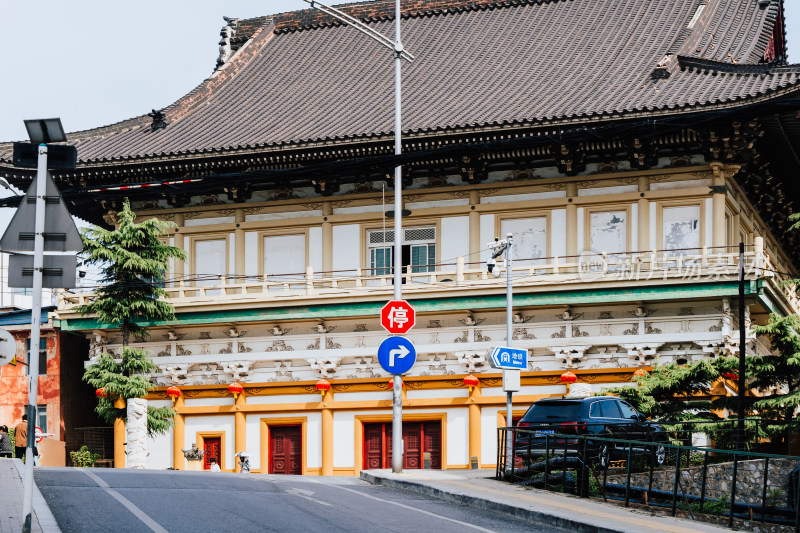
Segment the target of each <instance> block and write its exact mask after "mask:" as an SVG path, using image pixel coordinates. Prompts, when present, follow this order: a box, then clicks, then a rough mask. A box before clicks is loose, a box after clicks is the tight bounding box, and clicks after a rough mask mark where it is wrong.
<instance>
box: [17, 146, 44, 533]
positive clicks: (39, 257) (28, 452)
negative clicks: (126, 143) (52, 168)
mask: <svg viewBox="0 0 800 533" xmlns="http://www.w3.org/2000/svg"><path fill="white" fill-rule="evenodd" d="M46 193H47V145H46V144H44V143H42V144H40V145H39V157H38V161H37V167H36V218H35V223H34V232H35V233H34V241H33V304H32V305H31V339H30V343H31V344H30V349H29V350H28V382H29V386H28V406H27V414H28V442H27V448H25V478H24V486H25V494H24V496H23V499H22V515H23V516H24V517H25V521H24V523H23V526H22V531H23V533H30V531H31V522H32V517H31V506H32V502H33V450H34V446H36V430H35V428H36V405H37V403H38V400H37V397H38V394H39V337H40V335H41V318H42V269H43V267H44V213H45V195H46Z"/></svg>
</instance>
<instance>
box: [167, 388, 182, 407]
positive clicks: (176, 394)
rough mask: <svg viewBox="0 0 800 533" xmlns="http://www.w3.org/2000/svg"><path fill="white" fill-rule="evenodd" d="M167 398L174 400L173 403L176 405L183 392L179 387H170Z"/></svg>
mask: <svg viewBox="0 0 800 533" xmlns="http://www.w3.org/2000/svg"><path fill="white" fill-rule="evenodd" d="M167 396H169V397H170V398H172V403H175V402H176V401H177V399H178V398H180V397H181V390H180V389H179V388H178V387H169V388H168V389H167Z"/></svg>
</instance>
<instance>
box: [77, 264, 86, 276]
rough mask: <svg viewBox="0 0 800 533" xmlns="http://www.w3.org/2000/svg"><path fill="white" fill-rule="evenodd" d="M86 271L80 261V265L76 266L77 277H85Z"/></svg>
mask: <svg viewBox="0 0 800 533" xmlns="http://www.w3.org/2000/svg"><path fill="white" fill-rule="evenodd" d="M86 272H87V270H86V265H84V264H83V263H81V265H80V266H79V267H78V277H79V278H85V277H86Z"/></svg>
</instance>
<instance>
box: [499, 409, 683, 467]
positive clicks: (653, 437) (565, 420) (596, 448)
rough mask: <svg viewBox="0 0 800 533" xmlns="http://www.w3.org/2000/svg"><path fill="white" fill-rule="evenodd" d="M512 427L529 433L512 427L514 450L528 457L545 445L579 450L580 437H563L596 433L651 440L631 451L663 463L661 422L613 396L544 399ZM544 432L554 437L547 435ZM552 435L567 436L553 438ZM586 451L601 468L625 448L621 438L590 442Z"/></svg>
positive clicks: (555, 449) (553, 449)
mask: <svg viewBox="0 0 800 533" xmlns="http://www.w3.org/2000/svg"><path fill="white" fill-rule="evenodd" d="M517 427H519V428H520V429H525V430H530V431H517V432H516V435H517V436H516V439H515V442H514V449H515V454H516V455H517V456H519V457H522V458H532V457H533V456H535V455H540V454H544V452H545V446H547V447H549V449H550V450H551V453H552V452H555V453H559V452H561V453H563V450H564V449H565V448H566V450H567V453H568V454H577V453H578V452H581V451H582V450H583V441H582V440H581V439H578V438H575V439H571V438H569V437H568V435H597V436H600V437H608V438H612V439H621V440H629V441H634V440H635V441H644V442H652V443H653V444H652V445H641V444H640V445H633V446H632V450H631V451H632V453H634V454H642V453H644V454H647V456H648V458H649V459H650V461H651V462H652V463H653V464H655V465H660V464H664V460H665V459H666V449H665V447H664V443H665V442H667V433H666V430H665V429H664V426H661V425H659V424H656V423H654V422H650V421H648V420H647V417H645V416H644V415H643V414H641V413H640V412H638V411H637V410H636V409H634V408H633V406H631V405H630V404H629V403H627V402H626V401H624V400H621V399H620V398H617V397H616V396H592V397H589V398H547V399H544V400H539V401H538V402H536V403H534V404H533V405H531V406H530V408H529V409H528V410H527V411H526V412H525V415H524V416H523V417H522V419H520V421H519V423H518V424H517ZM546 435H554V436H553V437H546ZM555 435H567V437H557V436H555ZM586 446H587V448H586V449H587V455H588V456H589V457H596V458H597V459H598V461H599V463H600V466H601V467H602V468H606V467H608V464H609V461H611V460H612V459H615V458H619V459H623V458H625V457H627V454H628V448H629V446H628V445H626V444H625V443H622V442H604V441H592V440H589V441H588V442H587V444H586Z"/></svg>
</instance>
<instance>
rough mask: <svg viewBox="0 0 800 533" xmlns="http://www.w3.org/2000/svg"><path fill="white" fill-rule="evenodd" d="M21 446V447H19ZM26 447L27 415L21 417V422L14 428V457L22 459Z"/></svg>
mask: <svg viewBox="0 0 800 533" xmlns="http://www.w3.org/2000/svg"><path fill="white" fill-rule="evenodd" d="M20 444H22V446H20ZM27 446H28V415H27V414H25V415H22V422H20V423H19V424H17V425H16V426H14V457H16V458H17V459H23V458H24V457H25V448H26V447H27Z"/></svg>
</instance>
